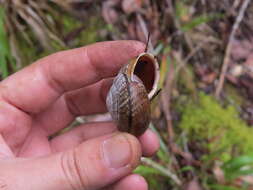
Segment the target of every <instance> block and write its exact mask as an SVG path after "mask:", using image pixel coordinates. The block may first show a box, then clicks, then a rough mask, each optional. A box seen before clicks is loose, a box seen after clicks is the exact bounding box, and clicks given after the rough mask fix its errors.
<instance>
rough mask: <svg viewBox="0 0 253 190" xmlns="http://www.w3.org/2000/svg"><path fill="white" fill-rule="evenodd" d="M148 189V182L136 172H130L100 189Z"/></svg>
mask: <svg viewBox="0 0 253 190" xmlns="http://www.w3.org/2000/svg"><path fill="white" fill-rule="evenodd" d="M137 189H138V190H148V184H147V182H146V180H145V179H144V178H143V177H142V176H140V175H137V174H131V175H129V176H127V177H124V178H123V179H121V180H120V181H118V182H117V183H115V184H113V185H111V186H109V187H106V188H103V189H102V190H137Z"/></svg>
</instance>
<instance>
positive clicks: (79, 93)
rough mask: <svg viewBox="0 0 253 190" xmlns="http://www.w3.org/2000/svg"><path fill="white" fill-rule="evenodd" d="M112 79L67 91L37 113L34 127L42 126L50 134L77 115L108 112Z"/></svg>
mask: <svg viewBox="0 0 253 190" xmlns="http://www.w3.org/2000/svg"><path fill="white" fill-rule="evenodd" d="M111 83H112V79H104V80H101V81H99V82H97V83H95V84H93V85H90V86H87V87H84V88H81V89H79V90H75V91H72V92H68V93H65V94H64V95H63V96H62V97H60V98H59V99H58V100H57V101H56V102H55V103H54V104H53V105H52V106H50V107H49V108H48V109H47V110H45V111H44V112H42V113H40V114H39V115H36V116H35V118H34V122H33V127H38V128H42V129H43V130H44V131H46V134H47V135H48V136H50V135H52V134H54V133H56V132H58V131H59V130H61V129H63V128H65V127H66V126H68V125H69V124H70V123H71V122H72V121H73V120H74V119H75V117H77V116H79V115H89V114H94V113H103V112H106V105H105V99H106V95H107V92H108V90H109V88H110V86H111Z"/></svg>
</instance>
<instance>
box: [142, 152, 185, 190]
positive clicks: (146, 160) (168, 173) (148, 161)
mask: <svg viewBox="0 0 253 190" xmlns="http://www.w3.org/2000/svg"><path fill="white" fill-rule="evenodd" d="M141 161H142V162H143V163H145V164H147V165H149V166H151V167H152V168H154V169H156V170H158V171H159V172H161V173H162V174H163V175H165V176H167V177H169V178H170V179H172V180H173V181H174V182H175V183H176V184H177V185H179V186H180V185H182V182H181V180H180V179H179V178H178V177H177V176H176V174H174V173H172V172H171V171H170V170H169V169H168V168H164V167H163V166H162V165H160V164H158V163H156V162H154V161H153V160H151V159H149V158H143V157H142V158H141Z"/></svg>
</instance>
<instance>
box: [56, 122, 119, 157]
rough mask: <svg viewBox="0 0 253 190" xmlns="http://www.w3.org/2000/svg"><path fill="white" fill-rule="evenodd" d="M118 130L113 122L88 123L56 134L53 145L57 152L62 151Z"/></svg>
mask: <svg viewBox="0 0 253 190" xmlns="http://www.w3.org/2000/svg"><path fill="white" fill-rule="evenodd" d="M116 131H117V127H116V125H115V124H114V123H112V122H98V123H88V124H84V125H80V126H78V127H76V128H74V129H72V130H70V131H68V132H66V133H64V134H62V135H59V136H56V137H55V138H53V139H52V140H51V147H52V149H53V150H54V151H55V152H62V151H65V150H68V149H71V148H74V147H76V146H78V145H79V144H81V143H82V142H84V141H86V140H89V139H92V138H96V137H99V136H103V135H107V134H110V133H113V132H116Z"/></svg>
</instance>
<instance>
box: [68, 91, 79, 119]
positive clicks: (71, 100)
mask: <svg viewBox="0 0 253 190" xmlns="http://www.w3.org/2000/svg"><path fill="white" fill-rule="evenodd" d="M64 98H65V102H66V105H67V108H68V110H69V112H70V113H71V114H73V115H75V116H78V115H80V113H81V110H80V108H79V106H78V105H77V104H76V101H75V97H73V95H72V94H71V93H70V94H68V93H67V94H65V95H64Z"/></svg>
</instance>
